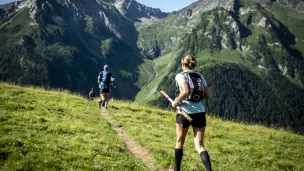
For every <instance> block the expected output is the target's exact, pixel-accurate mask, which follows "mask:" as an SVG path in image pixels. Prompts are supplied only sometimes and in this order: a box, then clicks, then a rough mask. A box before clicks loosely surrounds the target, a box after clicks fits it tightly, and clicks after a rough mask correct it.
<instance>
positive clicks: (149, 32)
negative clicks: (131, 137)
mask: <svg viewBox="0 0 304 171" xmlns="http://www.w3.org/2000/svg"><path fill="white" fill-rule="evenodd" d="M303 4H304V2H300V1H288V2H287V1H249V0H248V1H246V0H240V1H237V0H235V1H233V0H230V1H224V0H223V1H220V0H218V1H208V0H204V1H197V2H195V3H194V4H192V5H190V6H189V7H187V8H184V9H183V10H180V11H178V13H177V14H176V15H174V16H170V17H168V18H166V19H164V20H162V21H159V22H156V23H154V24H152V25H149V26H146V27H143V28H141V30H140V34H139V41H138V46H139V47H142V48H141V49H142V53H143V54H144V55H146V56H147V57H148V58H151V59H154V58H157V61H161V60H163V61H166V60H167V59H168V58H171V60H170V62H169V63H166V64H163V66H162V68H164V67H166V68H167V69H166V70H165V71H164V70H162V71H161V72H158V73H157V75H156V77H157V78H153V79H151V80H150V83H149V84H148V86H146V88H148V90H142V91H141V92H139V94H138V96H137V98H136V99H137V101H138V102H140V101H145V102H147V103H150V104H152V105H157V106H162V107H167V106H168V102H166V100H165V99H164V98H163V97H161V96H160V95H159V93H158V92H159V90H166V91H167V92H168V93H169V94H171V96H174V93H175V90H176V87H175V86H174V85H175V80H174V77H175V75H176V74H177V73H178V72H181V69H180V58H181V57H182V55H183V54H185V53H190V54H194V55H195V56H196V57H197V59H198V62H199V66H198V67H197V70H198V71H201V72H202V73H203V75H204V77H205V78H206V80H207V82H208V86H209V87H210V89H211V92H212V94H213V99H212V100H210V101H206V102H205V104H206V107H207V112H208V113H211V114H215V115H219V116H220V117H223V118H224V119H228V120H234V121H237V122H246V123H260V124H264V125H268V126H271V125H273V126H278V127H288V128H290V129H293V130H295V131H296V132H300V133H304V132H303V131H304V129H303V128H304V89H303V86H304V58H303V52H304V36H303V30H301V28H304V22H303V21H304V13H303V10H302V8H301V6H302V5H303ZM157 63H161V62H157ZM157 63H156V64H157ZM159 67H160V66H159ZM149 85H151V86H149ZM152 85H153V86H152ZM143 97H148V98H143Z"/></svg>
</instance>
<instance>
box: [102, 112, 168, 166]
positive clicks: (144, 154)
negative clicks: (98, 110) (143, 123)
mask: <svg viewBox="0 0 304 171" xmlns="http://www.w3.org/2000/svg"><path fill="white" fill-rule="evenodd" d="M103 117H104V118H105V119H106V120H107V122H108V123H109V124H110V126H111V127H112V128H113V129H114V130H115V131H116V132H117V134H118V135H119V136H120V137H122V139H123V141H124V143H125V145H126V146H127V148H128V150H130V151H131V153H132V154H133V155H134V156H135V157H136V158H138V159H139V160H141V162H142V163H143V164H144V165H145V166H146V167H147V168H148V169H149V170H153V171H165V170H168V169H164V168H159V167H157V166H155V165H154V164H153V163H152V162H151V161H152V159H153V156H152V155H151V154H150V153H149V151H148V150H147V149H145V148H144V147H142V146H141V145H139V144H138V143H137V142H136V141H135V140H134V139H133V138H131V137H130V136H129V134H128V133H127V131H126V130H125V129H124V128H123V127H118V126H117V123H116V121H115V120H114V119H113V117H112V116H111V115H110V114H109V112H108V111H104V114H103Z"/></svg>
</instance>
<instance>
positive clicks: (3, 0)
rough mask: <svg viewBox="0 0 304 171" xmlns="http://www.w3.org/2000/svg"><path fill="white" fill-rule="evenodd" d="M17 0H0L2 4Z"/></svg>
mask: <svg viewBox="0 0 304 171" xmlns="http://www.w3.org/2000/svg"><path fill="white" fill-rule="evenodd" d="M14 1H16V0H0V5H2V4H6V3H9V2H14Z"/></svg>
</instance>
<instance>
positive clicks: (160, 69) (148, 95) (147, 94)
mask: <svg viewBox="0 0 304 171" xmlns="http://www.w3.org/2000/svg"><path fill="white" fill-rule="evenodd" d="M174 55H175V53H174V52H172V53H168V54H166V55H164V56H161V57H159V58H156V59H155V60H153V61H149V65H150V67H152V69H153V65H154V67H155V70H156V71H154V70H153V72H152V73H153V74H154V75H153V77H152V79H150V80H149V82H147V85H145V86H144V87H142V90H141V91H140V92H139V93H138V94H137V95H136V98H135V101H136V102H138V103H146V102H148V101H151V100H153V99H155V98H157V97H158V96H157V95H156V94H157V92H156V90H157V88H158V85H159V84H160V82H161V81H162V80H163V79H164V77H165V76H166V75H167V74H168V73H167V71H168V68H169V67H168V66H169V65H170V63H171V61H172V60H173V59H174ZM156 72H157V74H156ZM142 74H145V73H142ZM142 74H141V77H142V78H146V79H147V78H150V75H149V74H145V75H142ZM155 76H156V77H155ZM140 80H141V79H140Z"/></svg>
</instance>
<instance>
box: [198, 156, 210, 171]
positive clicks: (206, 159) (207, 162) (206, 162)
mask: <svg viewBox="0 0 304 171" xmlns="http://www.w3.org/2000/svg"><path fill="white" fill-rule="evenodd" d="M200 156H201V159H202V162H203V164H204V166H205V168H206V170H207V171H212V169H211V162H210V157H209V154H208V152H207V151H203V152H201V153H200Z"/></svg>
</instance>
